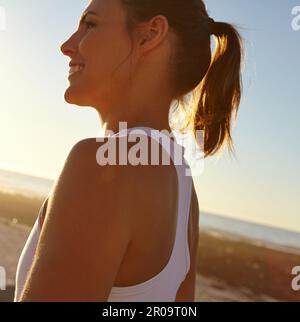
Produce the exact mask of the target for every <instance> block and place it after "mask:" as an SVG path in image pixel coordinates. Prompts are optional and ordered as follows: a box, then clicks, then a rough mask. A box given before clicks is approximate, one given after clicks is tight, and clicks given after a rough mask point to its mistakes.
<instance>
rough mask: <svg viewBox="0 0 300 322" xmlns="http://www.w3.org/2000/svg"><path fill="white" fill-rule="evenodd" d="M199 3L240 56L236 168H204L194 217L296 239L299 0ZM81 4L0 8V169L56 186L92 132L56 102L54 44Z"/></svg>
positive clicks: (34, 2)
mask: <svg viewBox="0 0 300 322" xmlns="http://www.w3.org/2000/svg"><path fill="white" fill-rule="evenodd" d="M206 4H207V7H208V9H209V13H210V15H211V16H212V17H213V18H214V19H215V20H222V21H226V22H232V23H234V24H237V25H238V26H239V27H240V31H241V33H242V34H243V36H244V38H245V45H246V53H247V56H246V65H245V68H244V94H243V99H242V103H241V106H240V112H239V115H238V119H237V123H236V126H235V128H234V130H233V138H234V141H235V149H236V156H237V159H236V160H235V159H232V158H229V157H228V154H227V153H224V154H223V156H221V157H213V158H211V159H208V160H206V162H205V171H204V173H203V175H202V176H200V177H196V178H195V183H196V188H197V192H198V197H199V202H200V210H203V211H211V212H214V213H218V214H223V215H227V216H230V217H234V218H241V219H245V220H249V221H254V222H259V223H266V224H269V225H272V226H279V227H283V228H288V229H292V230H297V231H300V207H299V200H298V197H299V191H300V189H299V185H300V184H299V182H300V172H299V164H300V152H299V139H300V127H299V124H298V123H299V120H300V108H299V106H300V82H299V80H300V74H299V72H300V68H299V63H300V30H299V31H295V30H293V28H292V25H291V24H292V20H293V18H294V16H292V9H293V8H294V7H295V6H300V0H264V1H258V0H253V1H248V0H227V1H220V0H207V1H206ZM87 5H88V1H80V0H64V1H61V0H43V1H40V0H27V1H20V0H0V7H2V8H5V14H6V30H4V31H1V30H0V58H1V59H0V70H1V72H0V168H4V169H9V170H13V171H17V172H23V173H28V174H33V175H37V176H41V177H47V178H56V176H57V175H58V173H59V171H60V169H61V166H62V164H63V162H64V160H65V158H66V155H67V153H68V151H69V149H70V148H71V147H72V146H73V145H74V144H75V143H76V142H77V141H79V140H80V139H82V138H85V137H95V135H96V134H97V133H98V131H99V126H100V124H99V119H98V115H97V114H96V112H95V111H94V110H93V109H92V108H84V109H80V108H77V107H76V106H74V105H68V104H67V103H65V101H64V97H63V95H64V91H65V89H66V88H67V86H68V79H67V77H68V69H69V67H68V63H69V59H68V58H66V57H64V56H63V55H62V54H61V52H60V45H61V44H62V43H63V42H64V41H65V40H66V39H67V38H68V37H69V36H70V35H71V33H73V32H74V30H75V28H76V27H77V23H78V19H79V16H80V15H81V13H82V12H83V10H84V9H85V8H86V7H87ZM299 13H300V12H299ZM0 23H1V22H0ZM299 24H300V23H299Z"/></svg>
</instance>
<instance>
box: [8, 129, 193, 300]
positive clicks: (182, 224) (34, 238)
mask: <svg viewBox="0 0 300 322" xmlns="http://www.w3.org/2000/svg"><path fill="white" fill-rule="evenodd" d="M139 130H142V133H141V132H140V131H139ZM133 131H134V132H133ZM129 133H134V134H138V135H140V134H144V133H146V135H147V136H151V137H152V138H153V139H155V140H156V141H157V142H159V143H160V144H162V146H163V148H164V150H165V151H166V153H168V155H169V156H171V158H172V161H173V163H174V165H175V168H176V172H177V176H178V216H177V225H176V237H175V242H174V245H173V250H172V253H171V256H170V258H169V260H168V263H167V264H166V265H165V266H164V268H163V269H162V270H161V271H160V272H159V273H158V274H157V275H155V276H153V277H152V278H150V279H148V280H147V281H145V282H142V283H139V284H136V285H132V286H125V287H115V286H114V287H112V289H111V292H110V294H109V297H108V300H107V301H108V302H174V301H175V298H176V294H177V291H178V289H179V287H180V284H181V283H182V282H183V281H184V279H185V277H186V275H187V273H188V272H189V269H190V253H189V246H188V220H189V212H190V201H191V193H192V182H193V180H192V177H191V176H190V175H186V171H187V170H188V169H190V168H189V166H188V164H187V161H186V159H185V157H184V155H183V153H184V147H182V145H180V144H178V143H177V141H176V138H175V141H174V140H172V139H171V140H170V139H169V137H168V136H167V135H166V134H164V133H163V132H160V131H158V130H155V129H152V128H149V127H136V128H130V129H125V130H122V131H120V132H118V133H116V134H115V135H113V137H114V136H124V135H128V134H129ZM164 138H165V139H164ZM177 148H178V150H176V149H177ZM174 151H182V152H179V153H181V156H182V159H183V162H181V163H179V162H178V160H177V161H176V159H174ZM179 160H180V158H179ZM176 162H178V163H176ZM46 203H47V199H46V200H45V202H44V204H43V206H42V207H41V209H40V211H39V214H38V217H37V219H36V221H35V224H34V226H33V228H32V230H31V232H30V235H29V237H28V239H27V241H26V244H25V246H24V248H23V250H22V253H21V256H20V259H19V262H18V266H17V272H16V288H15V296H14V301H15V302H16V301H18V300H19V298H20V295H21V292H22V289H23V287H24V284H25V281H26V278H27V274H28V272H29V270H30V267H31V264H32V261H33V257H34V254H35V250H36V248H37V244H38V240H39V235H40V232H41V225H42V220H41V214H42V213H43V208H44V206H45V204H46Z"/></svg>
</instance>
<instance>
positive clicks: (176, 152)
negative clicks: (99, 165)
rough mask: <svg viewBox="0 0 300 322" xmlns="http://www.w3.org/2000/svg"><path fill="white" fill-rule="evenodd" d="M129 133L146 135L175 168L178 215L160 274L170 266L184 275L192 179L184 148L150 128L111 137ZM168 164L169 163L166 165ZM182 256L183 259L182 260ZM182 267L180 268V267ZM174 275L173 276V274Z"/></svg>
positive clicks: (174, 138) (124, 132) (171, 138)
mask: <svg viewBox="0 0 300 322" xmlns="http://www.w3.org/2000/svg"><path fill="white" fill-rule="evenodd" d="M130 133H132V134H136V135H143V134H146V135H147V136H150V137H152V138H153V139H155V140H156V141H157V142H158V143H159V144H161V145H162V146H163V148H164V150H165V151H166V153H167V154H168V155H169V156H170V157H171V159H172V161H173V164H174V166H175V168H176V172H177V178H178V213H177V225H176V236H175V242H174V245H173V250H172V254H171V257H170V259H169V262H168V264H167V265H166V266H165V268H164V269H163V271H162V272H161V273H160V274H162V273H164V272H166V273H167V272H168V273H172V272H171V270H172V266H173V267H176V269H180V270H181V271H182V272H184V275H186V274H187V273H188V271H189V269H190V252H189V245H188V220H189V212H190V203H191V194H192V183H193V180H192V177H191V176H187V175H186V174H187V172H189V173H190V171H188V170H190V168H189V165H188V162H187V161H186V159H185V157H184V152H185V147H184V146H183V145H181V144H179V143H178V142H177V140H176V137H175V136H174V135H173V134H169V133H167V132H164V131H159V130H155V129H153V128H150V127H134V128H128V129H124V130H122V131H120V132H118V133H116V134H115V135H113V136H126V135H129V134H130ZM167 164H170V163H167ZM183 256H184V257H185V258H183ZM180 265H182V267H180ZM160 274H159V275H160ZM173 275H174V274H173Z"/></svg>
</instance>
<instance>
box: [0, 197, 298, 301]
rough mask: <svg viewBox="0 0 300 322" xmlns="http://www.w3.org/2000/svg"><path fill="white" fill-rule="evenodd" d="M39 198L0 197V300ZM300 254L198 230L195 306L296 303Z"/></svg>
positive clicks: (10, 289) (7, 294)
mask: <svg viewBox="0 0 300 322" xmlns="http://www.w3.org/2000/svg"><path fill="white" fill-rule="evenodd" d="M43 200H44V199H43V198H28V197H26V196H22V195H13V194H6V193H0V245H1V247H0V266H2V267H4V268H5V270H6V281H7V289H6V290H5V291H0V301H12V300H13V293H14V281H15V273H16V268H17V262H18V259H19V256H20V253H21V251H22V248H23V246H24V244H25V242H26V239H27V237H28V235H29V233H30V229H31V228H30V227H31V226H32V225H33V223H34V221H35V219H36V216H37V213H38V210H39V208H40V207H41V205H42V203H43ZM299 265H300V252H299V253H298V250H297V249H293V248H289V247H278V246H276V245H273V244H270V243H269V244H267V243H260V242H257V241H255V240H251V239H249V238H241V237H240V236H239V237H237V236H233V235H230V234H226V233H223V232H219V231H215V230H212V229H211V230H207V229H203V227H200V238H199V245H198V265H197V281H196V299H195V301H196V302H203V301H300V291H298V292H296V291H293V290H292V287H291V281H292V278H293V276H292V275H291V270H292V268H293V267H294V266H299Z"/></svg>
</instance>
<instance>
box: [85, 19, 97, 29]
mask: <svg viewBox="0 0 300 322" xmlns="http://www.w3.org/2000/svg"><path fill="white" fill-rule="evenodd" d="M84 24H85V25H86V26H87V27H88V29H90V28H94V27H96V24H95V23H93V22H91V21H85V22H84Z"/></svg>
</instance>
